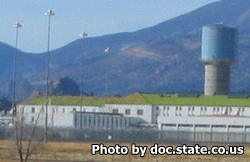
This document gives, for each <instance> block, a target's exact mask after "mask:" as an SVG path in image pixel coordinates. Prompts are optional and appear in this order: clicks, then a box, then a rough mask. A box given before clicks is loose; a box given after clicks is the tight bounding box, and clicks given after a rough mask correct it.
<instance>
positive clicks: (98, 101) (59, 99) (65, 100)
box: [23, 96, 115, 106]
mask: <svg viewBox="0 0 250 162" xmlns="http://www.w3.org/2000/svg"><path fill="white" fill-rule="evenodd" d="M114 99H115V97H85V96H83V99H82V102H83V106H104V105H105V103H108V102H111V101H112V100H114ZM50 100H51V105H65V106H66V105H67V106H70V105H72V106H77V105H80V104H81V102H80V101H81V100H80V97H79V96H50ZM45 101H46V100H45V97H39V98H34V99H31V100H29V101H27V102H24V103H23V104H24V105H45Z"/></svg>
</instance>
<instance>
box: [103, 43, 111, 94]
mask: <svg viewBox="0 0 250 162" xmlns="http://www.w3.org/2000/svg"><path fill="white" fill-rule="evenodd" d="M104 52H105V53H109V52H110V47H107V48H106V49H105V50H104ZM108 80H109V72H108V70H107V76H106V86H105V87H106V88H105V90H106V95H107V96H108V95H109V93H108V83H109V82H108Z"/></svg>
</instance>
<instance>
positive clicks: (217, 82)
mask: <svg viewBox="0 0 250 162" xmlns="http://www.w3.org/2000/svg"><path fill="white" fill-rule="evenodd" d="M236 50H237V30H236V29H235V28H232V27H228V26H226V25H223V24H216V25H210V26H204V27H203V29H202V54H201V59H202V61H203V63H204V64H205V85H204V93H205V95H214V94H228V93H229V83H230V65H231V64H232V63H233V61H234V58H235V52H236Z"/></svg>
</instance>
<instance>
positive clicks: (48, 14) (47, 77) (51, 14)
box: [44, 10, 55, 142]
mask: <svg viewBox="0 0 250 162" xmlns="http://www.w3.org/2000/svg"><path fill="white" fill-rule="evenodd" d="M44 15H45V16H48V17H49V22H48V44H47V59H46V97H45V98H46V106H45V134H44V142H47V139H48V102H49V95H50V93H49V57H50V21H51V16H54V15H55V13H54V12H52V10H48V11H46V12H45V13H44Z"/></svg>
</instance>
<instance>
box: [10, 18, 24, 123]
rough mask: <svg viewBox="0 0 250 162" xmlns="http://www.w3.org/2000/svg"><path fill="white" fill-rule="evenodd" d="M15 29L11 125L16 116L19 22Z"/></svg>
mask: <svg viewBox="0 0 250 162" xmlns="http://www.w3.org/2000/svg"><path fill="white" fill-rule="evenodd" d="M13 27H14V28H16V40H15V54H14V61H13V87H12V124H14V116H15V115H16V59H17V52H18V49H17V44H18V28H21V27H22V25H21V24H20V23H19V22H16V23H15V24H14V25H13Z"/></svg>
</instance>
